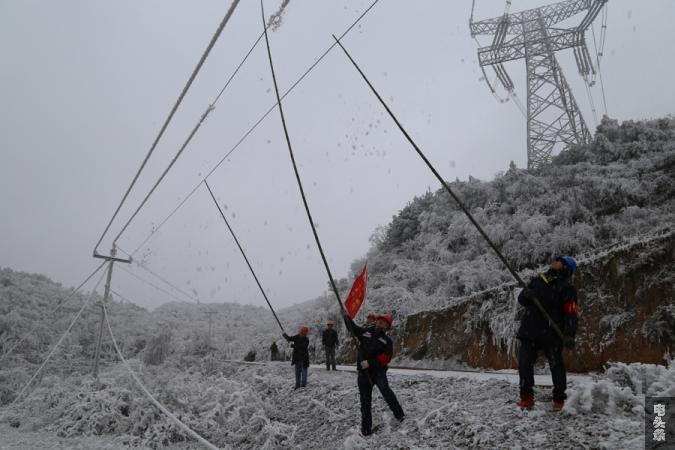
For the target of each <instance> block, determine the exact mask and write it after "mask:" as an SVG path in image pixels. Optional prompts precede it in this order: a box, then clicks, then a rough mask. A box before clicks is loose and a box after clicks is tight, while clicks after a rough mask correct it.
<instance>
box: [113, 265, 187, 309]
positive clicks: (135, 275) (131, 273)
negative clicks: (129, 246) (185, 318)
mask: <svg viewBox="0 0 675 450" xmlns="http://www.w3.org/2000/svg"><path fill="white" fill-rule="evenodd" d="M119 268H120V270H122V271H123V272H126V273H127V274H129V275H131V276H132V277H134V278H136V279H137V280H138V281H140V282H142V283H145V284H147V285H148V286H150V287H153V288H155V289H157V290H158V291H160V292H163V293H165V294H166V295H168V296H169V297H171V298H173V299H174V300H178V301H179V302H185V299H182V298H180V297H178V296H176V295H175V294H173V293H172V292H169V291H167V290H166V289H164V288H161V287H159V286H157V285H156V284H154V283H153V282H151V281H148V280H146V279H145V278H143V277H141V276H139V275H137V274H135V273H133V272H132V271H130V270H129V269H125V268H124V267H122V266H119ZM190 299H191V300H192V301H194V302H196V303H199V299H197V298H190Z"/></svg>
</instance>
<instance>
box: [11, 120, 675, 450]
mask: <svg viewBox="0 0 675 450" xmlns="http://www.w3.org/2000/svg"><path fill="white" fill-rule="evenodd" d="M451 186H452V188H453V189H454V190H455V191H456V192H457V194H458V195H459V196H460V198H462V199H463V200H464V201H465V202H466V204H467V206H468V207H469V208H470V209H471V211H472V212H473V213H474V214H475V216H476V218H477V220H478V221H479V222H480V223H481V224H483V226H484V227H485V229H486V231H487V233H488V234H489V235H490V236H491V237H492V238H493V239H494V240H495V242H496V243H497V245H498V246H500V247H501V248H502V250H503V251H504V254H505V255H506V257H507V259H508V260H509V261H510V262H511V263H512V264H513V265H514V266H515V267H516V269H517V270H519V271H522V273H523V274H527V273H529V272H531V271H533V270H536V269H537V268H539V267H541V265H543V264H545V263H546V262H547V261H548V260H549V259H550V258H551V256H553V255H557V254H561V253H567V254H573V255H582V258H580V259H581V260H582V261H584V258H592V257H593V256H592V255H598V254H602V253H603V252H605V251H607V248H611V246H616V245H620V243H621V242H624V241H626V240H628V241H630V240H635V239H640V236H651V235H654V234H657V233H659V232H662V231H663V230H664V229H665V230H666V231H668V230H669V229H670V228H671V227H672V223H674V220H673V219H674V218H675V204H674V203H675V120H674V119H672V118H665V119H659V120H654V121H648V122H624V123H623V124H621V125H619V124H618V123H616V122H615V121H612V120H609V119H605V120H603V122H602V124H601V125H600V127H599V128H598V133H597V135H596V137H595V139H594V142H593V143H592V144H590V145H586V146H579V147H575V148H573V149H571V150H569V151H566V152H563V153H562V154H561V155H559V156H558V157H557V158H556V159H555V160H554V163H553V165H552V166H550V167H546V168H544V169H542V170H541V171H540V172H538V173H529V172H526V171H524V170H522V169H518V168H516V167H515V166H513V165H511V167H510V168H509V169H508V170H507V171H506V172H505V173H503V174H498V175H497V176H496V177H495V179H494V180H492V181H489V182H483V181H479V180H475V179H473V178H470V179H469V180H468V181H466V182H462V181H455V182H453V183H451ZM668 232H672V229H670V230H669V231H668ZM371 243H372V246H371V248H370V250H369V251H368V252H367V255H366V256H365V257H364V258H362V259H359V260H357V261H354V263H353V265H352V268H351V271H350V274H349V275H348V277H347V278H345V279H340V280H337V281H338V286H339V288H340V290H341V292H342V293H343V298H344V296H345V295H346V293H347V291H348V289H349V286H350V284H351V280H353V279H354V278H355V277H356V275H357V274H358V273H359V272H360V270H361V269H362V267H363V264H364V263H365V262H366V261H367V262H368V267H369V273H370V278H369V286H368V297H367V304H366V306H365V307H364V308H363V311H366V310H369V309H374V310H387V311H393V312H394V314H395V318H396V320H397V323H400V322H401V321H402V320H404V319H405V317H406V316H407V315H408V314H411V313H415V312H419V311H423V310H433V309H440V308H446V307H448V306H452V305H453V304H455V303H457V302H460V301H466V298H467V296H470V295H484V298H483V299H482V300H484V301H482V302H481V303H480V304H477V305H476V307H475V308H474V309H472V310H471V312H470V314H468V316H470V317H468V319H467V327H469V328H470V327H473V326H477V324H482V323H488V324H489V327H490V328H491V329H492V330H493V332H494V333H493V334H494V336H496V337H497V338H503V337H504V336H512V335H513V332H514V330H513V326H514V324H515V323H516V322H515V321H513V317H514V316H515V313H516V309H515V307H514V302H513V301H512V300H513V297H512V296H513V295H515V293H516V292H514V291H513V290H510V289H509V286H510V285H509V283H511V282H512V280H511V278H510V277H509V275H508V273H507V272H506V271H505V270H504V269H503V267H501V265H500V262H499V261H498V259H497V258H496V257H495V256H494V255H493V254H492V252H491V250H490V249H489V248H488V247H487V246H486V245H485V243H484V242H483V241H482V240H481V239H480V237H479V236H478V234H477V232H476V231H475V230H474V229H473V228H472V226H471V225H470V223H469V222H468V221H467V219H466V218H465V217H464V215H463V214H462V213H461V212H460V211H459V210H458V209H457V207H456V205H454V204H453V202H452V200H451V199H450V198H449V196H448V195H447V193H446V192H445V191H443V190H439V191H437V192H430V193H427V194H425V195H423V196H421V197H418V198H415V199H414V200H412V201H411V202H410V203H409V204H408V205H406V206H405V207H404V208H403V209H402V210H401V211H400V212H399V214H397V215H396V216H394V217H393V219H392V221H391V223H390V224H388V225H387V226H385V227H380V228H379V229H378V230H376V231H375V233H374V234H373V236H372V239H371ZM583 255H586V256H583ZM484 291H488V293H490V292H493V293H494V292H498V295H485V294H480V292H484ZM69 292H70V290H69V289H65V288H63V287H62V286H60V285H58V284H55V283H53V282H51V281H50V280H49V279H47V278H46V277H44V276H41V275H33V274H26V273H21V272H15V271H12V270H11V269H8V268H5V269H0V354H4V353H5V351H7V350H8V349H9V348H11V347H13V346H14V345H15V344H16V343H17V342H18V340H19V339H20V338H21V337H23V336H24V335H26V333H27V332H28V331H29V330H33V331H32V332H30V333H29V334H28V338H27V339H26V340H25V341H24V342H22V343H21V344H20V345H19V346H18V347H17V348H16V350H15V351H14V352H13V353H12V355H10V356H9V357H7V358H6V359H4V360H3V361H2V362H0V408H1V409H0V434H3V435H6V436H10V433H13V432H14V430H15V428H14V427H18V430H23V431H31V430H47V431H48V432H50V433H55V434H57V435H58V436H61V437H63V438H64V439H66V438H68V437H69V436H82V435H89V434H91V435H97V436H98V435H104V436H108V437H111V436H112V437H114V438H115V441H114V444H110V445H112V446H111V447H110V448H119V447H121V446H125V445H130V446H139V445H140V446H149V447H151V448H157V447H158V446H161V445H165V444H172V445H180V443H181V442H182V441H184V440H185V436H184V435H183V434H182V432H180V431H179V430H178V429H177V428H176V427H175V426H174V425H173V424H171V423H169V422H168V421H167V419H165V418H164V417H163V416H162V415H161V414H160V413H159V412H158V411H156V410H155V409H154V408H153V407H151V406H150V403H149V402H148V401H147V400H146V399H145V398H144V397H142V396H141V395H140V393H139V392H138V391H137V390H136V388H135V387H134V385H133V383H132V381H131V378H130V376H129V375H128V373H127V372H126V371H125V369H124V368H123V367H122V366H120V365H118V363H117V360H116V357H115V355H114V352H113V349H112V346H111V342H110V339H109V338H108V337H107V336H106V337H105V339H104V342H103V349H102V360H103V369H102V378H101V380H102V384H101V385H98V384H95V383H94V381H93V380H92V379H91V378H90V377H88V376H84V374H86V373H88V372H90V370H91V365H92V360H91V357H92V355H93V353H94V346H95V342H96V337H97V335H98V321H99V318H100V310H99V309H98V308H96V307H95V306H93V304H92V306H90V307H89V308H87V309H85V311H84V313H83V315H82V317H81V318H80V320H79V321H78V323H77V324H76V326H75V327H74V328H73V330H72V332H71V333H70V335H69V336H68V337H67V338H66V340H65V341H64V345H63V346H62V348H61V349H60V350H59V351H58V352H56V354H55V356H54V358H53V360H52V361H51V362H50V363H49V364H48V365H47V366H46V367H45V369H44V371H43V375H42V376H40V377H38V379H37V380H36V382H35V383H34V385H33V387H32V389H29V390H28V395H27V396H26V397H25V398H24V399H21V400H20V401H18V402H17V403H16V404H15V405H13V406H11V407H9V406H8V405H9V404H10V403H11V402H12V401H13V400H14V399H15V396H16V392H17V391H18V390H19V389H20V388H21V387H22V386H23V385H24V384H25V383H26V382H27V381H28V379H29V377H30V376H31V375H32V374H33V373H34V371H35V369H37V367H38V366H39V364H40V363H41V362H42V360H43V358H44V356H45V355H46V354H47V352H48V351H49V349H50V347H51V345H53V343H55V342H56V340H57V339H58V338H59V337H60V336H61V334H62V333H63V331H64V330H65V329H66V328H67V326H68V323H69V322H70V320H71V319H72V317H73V316H74V315H75V313H76V312H77V311H78V310H79V308H80V307H81V305H82V303H83V302H84V300H85V298H86V297H85V296H84V295H80V294H77V295H75V296H74V297H73V298H72V299H71V300H70V301H69V302H68V304H67V305H66V306H64V307H63V308H61V309H60V310H59V311H58V313H56V314H52V313H51V311H52V310H53V309H54V307H55V306H56V305H58V304H59V303H60V302H61V301H63V300H64V299H65V298H66V297H67V296H68V294H69ZM476 293H479V294H476ZM96 300H99V299H98V298H97V297H96V296H95V298H94V301H96ZM108 310H109V314H110V320H111V324H112V327H113V331H114V333H115V335H116V337H117V339H118V342H119V344H120V347H121V350H122V352H123V353H124V355H125V356H126V357H127V358H128V359H129V360H131V363H132V366H133V367H134V369H135V370H136V371H137V373H139V374H140V376H141V378H142V379H143V380H144V382H146V384H147V385H148V386H149V387H150V390H151V391H152V392H153V393H154V394H156V395H157V397H158V399H159V401H160V402H162V403H164V404H165V405H166V406H167V407H168V408H169V409H170V410H172V411H174V412H175V413H176V414H177V415H179V416H180V417H181V418H182V419H183V420H184V421H185V422H186V423H187V424H188V425H190V426H192V427H194V429H195V430H197V431H198V432H200V433H203V434H204V435H205V436H206V437H207V438H209V439H212V440H213V441H214V442H216V443H217V444H219V445H227V444H229V445H233V446H237V447H242V448H290V447H293V446H298V445H299V446H310V445H313V444H315V443H316V439H321V442H330V443H334V446H336V447H340V446H345V447H348V448H363V447H364V446H365V445H366V441H364V440H363V439H362V438H361V437H359V436H358V435H357V432H356V430H357V428H356V418H357V417H358V409H357V400H358V399H357V394H356V390H355V383H354V379H353V376H352V375H348V374H341V373H336V374H330V375H329V374H323V375H321V376H322V377H325V378H326V380H324V381H322V383H323V382H325V385H324V384H322V385H321V386H315V387H313V388H312V389H314V390H315V391H308V392H307V393H302V394H299V396H296V397H293V396H292V395H291V393H290V391H289V390H288V387H289V386H290V384H291V383H290V379H291V373H290V364H289V363H288V362H285V363H278V364H274V365H272V366H271V367H268V368H261V367H258V368H256V367H250V366H236V365H232V364H231V363H227V362H225V361H226V360H229V359H236V360H241V359H243V358H244V357H245V356H246V355H247V354H249V357H250V356H251V355H252V353H253V352H255V360H256V361H259V360H268V359H269V350H268V348H269V346H270V344H271V343H272V341H274V340H276V341H277V344H278V345H279V347H280V349H281V352H282V355H284V356H288V355H289V354H290V349H289V348H288V346H287V345H286V343H285V342H284V341H283V339H280V336H279V330H278V328H277V325H276V323H275V322H274V319H273V318H272V317H271V314H269V312H268V311H267V309H265V308H260V307H258V308H256V307H251V306H245V305H235V304H213V305H194V304H180V303H170V304H165V305H164V306H162V307H160V308H158V309H157V310H155V311H153V312H149V311H147V310H145V309H143V308H140V307H137V306H134V305H132V304H128V303H120V302H116V301H113V302H111V304H110V305H109V307H108ZM207 311H215V314H214V315H213V316H212V319H213V333H212V337H209V336H208V323H209V322H208V315H207ZM658 312H659V314H661V315H660V316H659V317H660V319H659V320H661V322H663V326H658V327H654V329H656V330H661V331H659V333H672V323H675V322H673V321H674V320H675V310H674V309H673V306H672V305H665V306H661V307H660V309H659V311H658ZM279 315H280V319H281V321H282V323H283V324H284V325H285V326H286V328H287V331H288V332H289V333H291V334H292V333H295V332H296V330H297V328H298V327H299V326H300V325H308V326H309V327H310V330H311V331H310V355H311V356H315V355H316V357H313V358H312V359H313V360H321V356H320V350H321V348H320V345H319V343H320V337H319V333H320V330H321V328H322V326H323V324H324V323H325V321H326V319H329V318H332V319H334V320H337V319H339V317H338V311H337V305H336V304H335V299H334V298H333V297H332V294H330V293H324V294H322V295H321V296H319V297H317V298H316V299H314V300H311V301H309V302H305V303H303V304H300V305H296V306H293V307H290V308H285V309H283V310H281V311H279ZM359 319H361V318H359ZM630 320H631V318H630V317H629V316H627V315H625V314H624V315H622V314H621V313H617V314H616V315H613V316H611V317H610V316H608V317H607V318H606V319H605V322H606V323H605V324H604V325H605V326H606V327H608V328H609V329H612V330H614V329H617V328H618V327H621V326H623V324H625V323H626V322H627V321H630ZM661 322H659V323H661ZM337 323H338V326H339V328H341V330H340V331H341V337H342V339H343V342H344V341H345V340H346V339H345V331H344V329H343V328H342V327H341V326H340V322H339V321H338V322H337ZM656 338H658V336H657V337H656ZM509 342H511V341H509ZM673 373H674V371H673V366H672V364H671V366H670V368H669V369H668V368H665V367H661V366H650V365H640V364H631V365H621V364H618V365H615V366H614V367H613V368H612V369H610V370H609V372H608V373H607V375H606V376H605V377H604V378H602V379H600V380H598V381H595V382H593V383H590V384H584V385H583V386H582V385H578V386H574V387H573V388H572V389H571V391H570V394H571V395H570V401H569V402H568V405H567V406H566V410H567V411H566V413H565V414H566V416H564V417H566V418H567V419H566V420H568V425H566V426H568V427H571V429H573V430H575V431H574V433H573V434H572V435H573V436H574V439H575V440H574V442H575V443H576V444H578V445H573V446H584V445H587V444H586V443H589V442H590V443H595V442H597V439H598V438H597V436H595V437H594V433H606V432H605V431H602V430H606V429H607V423H608V421H609V423H610V425H611V424H614V425H611V426H615V428H612V430H613V431H612V433H614V432H618V434H611V435H607V434H605V435H603V437H602V439H604V440H603V442H607V443H608V444H607V448H617V446H616V445H618V444H619V443H625V442H629V443H630V442H631V440H632V442H633V443H634V444H636V446H639V445H637V444H638V443H639V439H641V433H642V431H641V430H642V422H641V420H642V416H641V414H642V412H641V409H640V407H641V404H642V403H641V402H642V400H641V398H642V397H641V395H644V394H645V393H652V394H661V395H670V396H673V395H675V391H673V389H675V387H673V386H674V385H675V376H674V375H673ZM310 377H311V376H310ZM396 381H397V382H398V389H399V390H400V392H401V395H402V397H403V398H404V399H405V402H404V408H405V407H406V405H408V410H410V411H412V412H413V413H414V416H413V417H414V419H412V420H411V421H410V422H407V423H406V424H405V425H404V426H403V427H402V428H400V429H395V428H392V425H391V424H389V423H388V422H387V423H385V429H386V430H387V433H388V434H387V437H386V438H384V439H383V440H381V445H382V448H398V447H403V448H406V447H415V446H420V445H432V446H433V445H436V446H439V447H443V448H452V446H454V445H456V446H460V447H466V446H487V447H490V446H503V444H504V442H506V443H507V445H523V446H524V447H539V446H545V445H546V444H547V443H546V439H547V433H549V431H548V430H546V429H545V428H544V423H545V422H550V419H551V418H550V417H548V414H549V413H548V412H547V411H545V410H544V409H541V410H535V411H534V412H533V414H532V415H531V421H533V422H534V425H532V423H530V425H528V426H534V427H535V429H537V430H539V431H537V432H536V433H534V434H533V433H531V430H529V429H526V427H524V426H521V425H519V423H520V422H519V420H520V419H522V417H520V415H521V414H522V413H520V412H519V411H516V410H515V409H513V408H512V407H511V406H512V401H513V398H512V397H513V395H512V394H513V392H515V391H514V389H513V387H512V386H508V389H505V387H506V386H505V385H504V383H503V382H494V381H492V382H484V383H482V384H481V385H480V386H476V385H475V382H473V384H471V383H472V382H471V381H456V380H444V381H437V380H436V381H432V380H430V379H426V378H424V377H419V378H415V379H410V378H406V379H403V378H400V379H397V380H396ZM311 383H312V382H311V381H310V384H311ZM317 384H318V383H317ZM336 392H340V393H341V394H340V396H338V395H337V394H336ZM344 392H346V395H342V394H344ZM469 393H473V394H471V395H470V394H469ZM541 394H544V393H541ZM474 395H478V397H474ZM477 401H478V402H487V403H485V404H483V403H481V405H483V406H484V407H483V408H479V409H481V411H482V412H479V411H477V410H476V408H475V404H476V402H477ZM453 402H455V403H453ZM380 406H381V405H380ZM542 408H543V406H542ZM383 414H384V415H383ZM481 414H482V415H481ZM498 414H506V416H504V417H506V419H504V418H503V417H502V416H498ZM486 415H487V416H486ZM375 417H380V418H383V417H386V414H385V413H384V410H381V411H380V413H379V416H378V415H375ZM510 419H513V421H511V420H510ZM453 421H458V423H459V425H458V424H457V423H455V422H453ZM483 421H488V422H489V423H491V424H492V425H490V427H485V426H483V425H481V423H484V422H483ZM500 424H501V425H500ZM514 424H515V425H514ZM458 427H459V428H458ZM500 427H501V428H500ZM537 427H539V428H537ZM458 429H461V430H463V431H461V432H460V431H457V430H458ZM556 432H559V433H569V429H565V428H563V427H561V428H560V430H558V431H556ZM504 436H506V439H507V441H502V440H501V439H502V438H504ZM617 436H618V437H617ZM429 439H432V440H431V441H429ZM434 439H436V440H434ZM522 439H529V440H525V441H523V440H522ZM532 439H535V440H532ZM536 439H541V442H538V441H536ZM617 439H618V440H617ZM378 442H380V441H378ZM423 443H424V444H423ZM615 444H616V445H615ZM83 445H85V447H86V444H83ZM368 445H372V444H368ZM378 445H380V444H378ZM629 446H630V445H629ZM66 447H68V446H66Z"/></svg>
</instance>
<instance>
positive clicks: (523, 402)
mask: <svg viewBox="0 0 675 450" xmlns="http://www.w3.org/2000/svg"><path fill="white" fill-rule="evenodd" d="M517 405H518V407H520V408H522V409H530V408H532V407H533V406H534V396H533V395H532V394H520V400H518V403H517Z"/></svg>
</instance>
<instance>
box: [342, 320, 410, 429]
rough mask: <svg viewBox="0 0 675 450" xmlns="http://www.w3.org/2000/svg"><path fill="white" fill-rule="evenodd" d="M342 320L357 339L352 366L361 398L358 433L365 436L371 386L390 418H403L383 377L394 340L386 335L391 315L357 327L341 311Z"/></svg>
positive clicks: (368, 426)
mask: <svg viewBox="0 0 675 450" xmlns="http://www.w3.org/2000/svg"><path fill="white" fill-rule="evenodd" d="M344 320H345V324H346V325H347V328H348V329H351V330H352V331H353V332H354V334H355V335H356V337H357V339H358V341H359V351H358V356H357V362H356V368H357V371H358V379H357V384H358V387H359V399H360V401H361V434H363V435H364V436H368V435H370V434H372V432H373V420H372V413H371V405H372V399H373V385H375V386H377V388H378V389H379V390H380V393H381V394H382V397H383V398H384V401H385V402H387V405H388V406H389V409H391V411H392V413H394V417H395V418H396V419H397V420H399V421H403V418H404V413H403V408H401V405H400V404H399V402H398V399H397V398H396V395H395V394H394V392H393V391H392V390H391V388H390V387H389V381H388V380H387V368H388V365H389V361H391V357H392V354H393V352H394V343H393V342H392V340H391V338H390V337H389V336H388V335H387V331H389V330H390V329H391V326H392V323H393V318H392V316H391V314H380V315H378V316H377V322H376V325H375V327H359V326H358V325H356V324H355V323H354V321H353V320H352V319H351V318H350V317H349V315H348V314H347V313H346V311H345V312H344Z"/></svg>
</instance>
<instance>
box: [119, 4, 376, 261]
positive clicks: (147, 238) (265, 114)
mask: <svg viewBox="0 0 675 450" xmlns="http://www.w3.org/2000/svg"><path fill="white" fill-rule="evenodd" d="M378 2H379V0H374V1H373V2H372V3H371V4H370V6H368V8H366V9H365V10H364V11H363V12H362V13H361V14H360V15H359V16H358V17H357V18H356V20H354V22H352V24H351V25H349V27H347V29H346V30H345V31H344V32H343V33H342V34H341V35H340V39H342V38H343V37H345V36H347V34H349V32H350V31H352V29H354V27H356V25H357V24H358V23H359V22H361V20H362V19H363V18H364V17H365V16H366V15H367V14H368V13H369V12H370V11H371V10H372V9H373V7H374V6H375V5H376V4H377V3H378ZM263 34H264V32H263ZM261 37H262V35H261ZM258 40H260V37H259V38H258ZM256 42H257V41H256ZM335 45H336V44H335V42H333V43H332V44H331V45H330V46H329V47H328V48H327V49H326V50H325V51H324V52H323V53H322V54H321V55H319V56H318V57H317V58H314V62H313V63H312V64H311V65H310V66H309V67H308V68H307V70H305V72H303V74H302V75H300V77H299V78H298V79H297V80H295V82H293V84H292V85H291V86H290V87H289V88H288V89H286V91H285V92H284V94H283V95H281V100H283V99H285V98H286V96H287V95H288V94H290V93H291V92H292V91H293V89H295V88H296V87H297V86H298V85H299V84H300V83H301V82H302V81H303V80H304V79H305V77H307V75H309V74H310V72H312V71H313V70H314V68H316V66H318V65H319V63H321V61H323V59H324V58H325V57H326V56H327V55H328V54H329V53H330V52H331V50H333V48H335ZM277 104H278V102H277V103H274V104H273V105H272V106H270V107H269V108H268V109H267V111H265V113H263V115H262V116H260V118H259V119H258V120H257V121H256V122H255V123H254V124H253V125H252V126H251V127H250V128H249V129H248V131H246V132H245V133H244V134H243V136H242V137H241V138H240V139H239V140H238V141H237V142H236V143H235V144H234V146H232V147H231V148H230V150H229V151H228V152H227V153H226V154H225V156H223V157H222V158H221V159H220V160H219V161H218V163H216V164H215V165H214V166H213V167H212V168H211V169H210V170H209V172H208V173H207V174H206V176H204V178H202V179H201V180H200V181H199V182H198V183H197V184H196V185H195V186H194V187H193V188H192V189H191V190H190V192H188V193H187V195H185V196H184V197H183V199H182V200H181V201H180V202H179V203H178V205H177V206H176V207H175V208H174V209H173V210H171V212H170V213H169V214H168V215H167V216H166V217H165V218H164V219H163V220H162V221H161V222H160V223H159V225H157V226H156V227H154V228H153V230H152V231H151V232H150V233H149V234H148V235H147V236H146V237H145V238H144V239H143V241H141V243H140V244H138V246H137V247H136V248H135V249H134V251H132V252H131V255H132V256H133V255H135V254H136V253H138V251H139V250H140V249H141V248H142V247H143V246H144V245H145V244H146V243H147V242H148V241H149V240H150V239H152V237H153V236H154V235H155V234H156V233H157V232H159V230H160V229H161V228H162V227H163V226H164V225H165V224H166V223H167V222H168V221H169V220H170V219H171V218H172V217H173V216H174V215H175V214H176V213H177V212H178V210H180V209H181V208H182V207H183V205H185V203H187V201H188V200H189V199H190V198H192V196H193V195H194V193H195V192H197V190H198V189H199V187H200V186H201V184H202V183H203V182H204V181H205V180H207V179H208V178H209V177H210V176H211V175H212V174H213V173H214V172H215V171H216V170H218V168H219V167H220V166H221V165H222V164H223V163H224V162H225V161H226V160H227V158H229V157H230V155H232V153H234V152H235V151H236V150H237V148H239V146H240V145H241V144H242V143H243V142H244V141H245V140H246V139H248V137H249V136H250V135H251V134H252V133H253V131H254V130H255V129H256V128H258V126H259V125H260V124H261V123H262V122H263V120H265V119H266V118H267V116H269V115H270V113H271V112H272V111H274V108H276V107H277Z"/></svg>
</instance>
